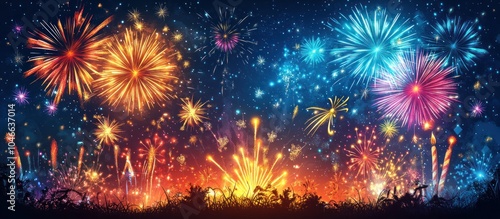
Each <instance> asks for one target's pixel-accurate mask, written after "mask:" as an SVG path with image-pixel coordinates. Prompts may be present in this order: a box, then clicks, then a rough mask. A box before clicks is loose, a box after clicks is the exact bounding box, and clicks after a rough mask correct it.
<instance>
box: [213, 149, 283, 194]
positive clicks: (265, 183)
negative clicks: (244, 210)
mask: <svg viewBox="0 0 500 219" xmlns="http://www.w3.org/2000/svg"><path fill="white" fill-rule="evenodd" d="M239 151H240V156H238V155H236V154H235V155H233V159H234V162H235V163H236V167H237V168H234V169H233V172H234V174H230V173H229V172H228V171H227V170H226V169H224V168H223V167H222V166H221V165H220V164H219V163H217V162H216V161H215V160H214V159H213V158H212V156H208V157H207V159H208V160H209V161H210V162H212V163H213V164H215V165H216V166H217V167H218V168H219V169H220V170H221V171H222V172H224V175H225V177H224V180H225V181H226V182H228V183H229V184H230V188H233V187H235V188H236V191H235V192H236V193H237V195H238V196H243V197H253V195H254V194H256V193H257V192H258V190H259V189H258V188H259V187H260V188H261V189H266V188H275V187H278V186H282V185H284V183H285V176H286V175H287V172H286V171H283V172H282V173H281V174H279V175H276V173H275V172H274V171H275V166H276V164H277V163H278V162H279V161H281V160H282V159H283V155H282V154H279V153H278V154H277V155H276V159H275V160H274V162H273V163H272V165H271V166H270V167H269V165H267V164H266V162H265V161H264V160H265V159H264V158H259V155H260V153H261V146H260V143H258V144H257V146H256V148H255V149H254V157H253V159H252V158H251V157H248V155H247V154H246V153H245V150H244V149H243V148H240V150H239ZM260 156H264V155H260Z"/></svg>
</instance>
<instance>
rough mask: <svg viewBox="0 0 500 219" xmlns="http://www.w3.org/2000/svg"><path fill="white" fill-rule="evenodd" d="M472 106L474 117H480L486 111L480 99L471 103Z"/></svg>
mask: <svg viewBox="0 0 500 219" xmlns="http://www.w3.org/2000/svg"><path fill="white" fill-rule="evenodd" d="M470 108H471V115H472V116H473V117H479V116H481V115H482V114H483V112H484V104H483V102H481V101H480V100H475V101H474V102H472V103H471V104H470Z"/></svg>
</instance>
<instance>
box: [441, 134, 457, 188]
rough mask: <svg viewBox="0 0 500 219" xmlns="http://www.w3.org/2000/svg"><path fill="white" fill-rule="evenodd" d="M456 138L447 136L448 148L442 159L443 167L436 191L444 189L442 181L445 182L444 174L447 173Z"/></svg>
mask: <svg viewBox="0 0 500 219" xmlns="http://www.w3.org/2000/svg"><path fill="white" fill-rule="evenodd" d="M456 141H457V139H456V138H455V136H450V137H449V138H448V143H449V145H448V149H447V150H446V154H445V155H444V161H443V169H442V170H441V177H440V178H439V188H438V191H441V192H442V191H443V189H444V183H445V182H446V176H447V174H448V168H449V166H450V160H451V152H452V150H453V146H455V143H456Z"/></svg>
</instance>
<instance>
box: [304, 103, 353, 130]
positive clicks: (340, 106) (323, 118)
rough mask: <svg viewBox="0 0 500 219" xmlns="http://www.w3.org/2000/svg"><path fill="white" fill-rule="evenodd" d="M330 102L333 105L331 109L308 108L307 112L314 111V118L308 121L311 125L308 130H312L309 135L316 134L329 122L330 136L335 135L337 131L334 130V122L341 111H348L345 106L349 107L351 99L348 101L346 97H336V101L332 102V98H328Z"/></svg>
mask: <svg viewBox="0 0 500 219" xmlns="http://www.w3.org/2000/svg"><path fill="white" fill-rule="evenodd" d="M328 100H330V104H331V105H332V107H331V108H330V109H325V108H320V107H309V108H307V110H314V116H313V117H311V118H310V119H309V120H307V123H309V125H307V127H306V129H310V130H309V132H308V134H314V133H315V132H316V131H317V130H318V128H319V127H320V126H322V125H323V124H325V123H326V122H328V127H327V128H328V134H329V135H333V134H334V133H335V131H334V130H333V129H332V127H333V122H334V121H333V120H334V119H335V118H336V117H337V113H338V112H341V111H346V112H347V111H348V108H347V107H345V106H347V101H348V100H349V97H347V98H346V99H344V97H341V98H337V97H335V99H334V100H332V98H328Z"/></svg>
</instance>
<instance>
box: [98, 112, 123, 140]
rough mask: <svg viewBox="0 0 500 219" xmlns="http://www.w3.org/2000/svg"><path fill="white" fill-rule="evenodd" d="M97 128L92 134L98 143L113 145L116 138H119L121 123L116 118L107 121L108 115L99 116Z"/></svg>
mask: <svg viewBox="0 0 500 219" xmlns="http://www.w3.org/2000/svg"><path fill="white" fill-rule="evenodd" d="M96 125H97V129H96V130H95V131H94V135H95V136H96V137H97V139H98V140H99V144H102V143H103V142H104V144H106V145H113V144H114V143H115V142H116V141H117V140H118V138H121V136H120V135H118V134H119V133H121V132H122V130H121V129H120V126H121V124H119V123H118V122H117V121H116V120H113V121H111V122H110V121H109V117H100V118H98V119H97V123H96Z"/></svg>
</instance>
